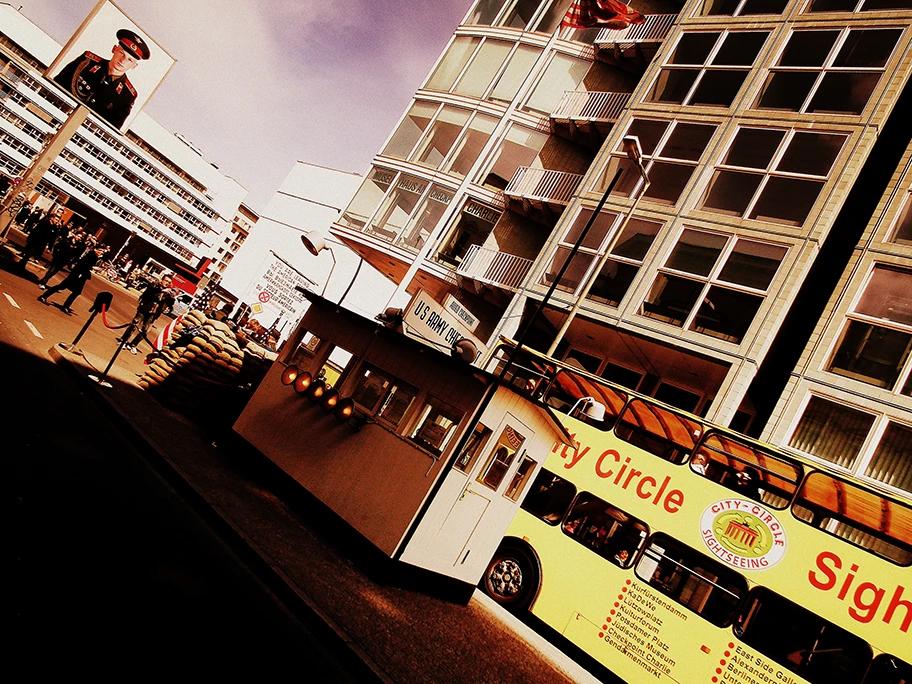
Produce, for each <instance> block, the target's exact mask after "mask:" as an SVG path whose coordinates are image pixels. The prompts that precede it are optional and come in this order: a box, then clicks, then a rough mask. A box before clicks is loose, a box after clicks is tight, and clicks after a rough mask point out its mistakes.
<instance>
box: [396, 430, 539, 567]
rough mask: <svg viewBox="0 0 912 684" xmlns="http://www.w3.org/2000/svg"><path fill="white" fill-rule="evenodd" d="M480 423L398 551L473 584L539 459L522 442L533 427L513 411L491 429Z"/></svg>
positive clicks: (407, 559)
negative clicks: (409, 539) (407, 541)
mask: <svg viewBox="0 0 912 684" xmlns="http://www.w3.org/2000/svg"><path fill="white" fill-rule="evenodd" d="M479 427H480V428H481V429H479V430H476V432H475V435H474V436H473V439H472V440H470V441H469V443H468V444H467V445H466V448H465V450H464V451H463V453H462V454H460V457H459V458H458V459H457V461H456V463H455V465H454V466H453V467H452V468H451V469H450V472H449V473H447V475H446V480H445V481H444V484H443V486H442V487H441V489H440V491H439V492H438V493H437V495H436V496H435V497H434V501H433V503H432V504H431V506H430V508H429V509H428V512H427V514H426V515H425V516H424V518H423V519H422V521H421V523H420V524H419V526H418V529H417V531H416V532H415V535H414V536H413V537H412V539H411V541H410V542H409V544H408V546H407V547H406V549H405V551H404V552H403V554H402V556H401V559H402V560H403V561H405V562H407V563H411V564H412V565H418V566H420V567H423V568H427V569H428V570H433V571H435V572H439V573H441V574H444V575H447V576H448V577H455V578H457V579H461V580H464V581H467V582H470V583H472V584H474V583H476V582H477V581H478V579H479V578H480V577H481V573H482V572H483V571H484V569H485V567H486V565H487V563H488V561H489V560H490V558H491V556H492V555H493V553H494V551H496V550H497V545H498V544H499V543H500V540H501V539H502V538H503V535H504V532H505V531H506V529H507V527H508V526H509V524H510V522H511V521H512V520H513V516H514V515H515V514H516V510H517V508H518V507H519V503H518V501H517V500H518V499H519V496H520V494H521V493H522V490H523V488H524V485H525V484H526V483H528V482H529V480H530V479H531V477H532V476H533V475H534V471H535V468H536V466H537V465H538V459H536V458H534V457H533V456H532V454H530V452H529V451H528V450H527V448H526V445H527V444H530V443H531V442H532V441H533V440H532V438H533V436H534V433H533V431H532V428H530V427H529V426H528V425H526V424H524V423H522V422H521V421H520V420H519V419H517V418H516V417H515V416H513V415H512V414H510V413H507V414H506V415H505V417H504V418H503V420H502V421H501V423H500V424H499V425H498V426H497V427H496V428H495V429H494V430H489V429H487V428H485V427H484V426H479Z"/></svg>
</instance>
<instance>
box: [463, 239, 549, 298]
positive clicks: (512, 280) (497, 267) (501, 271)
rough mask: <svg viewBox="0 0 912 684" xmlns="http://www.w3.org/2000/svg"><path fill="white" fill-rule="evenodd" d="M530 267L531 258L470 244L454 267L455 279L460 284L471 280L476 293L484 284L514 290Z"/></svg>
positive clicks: (482, 288)
mask: <svg viewBox="0 0 912 684" xmlns="http://www.w3.org/2000/svg"><path fill="white" fill-rule="evenodd" d="M530 268H532V260H531V259H524V258H523V257H518V256H515V255H513V254H507V253H506V252H498V251H497V250H496V249H489V248H487V247H482V246H481V245H472V246H471V247H469V251H468V252H466V255H465V257H464V258H463V260H462V263H461V264H459V268H457V269H456V279H457V281H458V282H459V284H460V285H463V284H464V282H465V281H472V284H473V287H474V289H475V292H476V293H477V294H480V293H481V292H482V290H484V289H485V286H488V287H494V288H498V289H500V290H506V291H510V292H515V291H516V290H518V289H519V286H520V285H521V284H522V282H523V280H524V279H525V277H526V275H527V274H528V273H529V269H530Z"/></svg>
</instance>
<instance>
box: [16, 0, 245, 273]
mask: <svg viewBox="0 0 912 684" xmlns="http://www.w3.org/2000/svg"><path fill="white" fill-rule="evenodd" d="M60 47H61V46H60V45H59V44H57V43H56V42H55V41H53V40H52V39H51V38H50V37H49V36H47V34H45V33H44V32H43V31H41V29H39V28H38V27H37V26H35V25H34V24H32V23H31V22H30V21H29V20H28V19H26V18H25V17H24V16H23V15H21V14H20V13H19V12H18V11H17V10H16V9H15V8H13V7H12V6H10V5H8V4H6V3H2V4H0V171H2V172H3V173H4V174H6V175H7V176H9V177H11V178H17V177H22V175H23V174H24V172H25V171H26V170H27V169H28V168H29V166H30V165H31V164H32V163H33V161H34V160H35V159H36V158H37V156H38V155H39V153H40V152H41V151H42V150H43V149H44V147H45V145H46V144H47V142H48V141H49V140H50V139H51V138H52V137H53V136H54V134H55V133H56V132H57V131H58V130H59V129H60V127H61V126H62V125H63V123H64V122H65V121H66V120H67V118H68V117H69V116H70V114H71V113H72V112H73V111H74V110H75V108H76V102H75V101H74V100H72V99H71V98H70V97H69V96H68V95H66V94H64V93H63V92H62V91H61V90H60V89H58V88H56V87H55V86H53V85H52V84H51V83H50V82H48V81H46V80H45V79H44V77H43V73H44V71H45V69H46V68H47V66H48V64H50V63H51V62H52V61H53V59H54V57H56V55H57V53H58V52H59V50H60ZM24 194H25V195H27V196H26V197H25V199H26V201H30V202H34V203H36V204H37V205H38V206H41V207H42V208H45V209H47V208H50V207H52V206H56V207H65V208H66V209H68V210H69V211H71V212H72V213H73V214H74V215H75V222H76V223H80V224H82V225H84V226H85V228H86V230H87V231H89V232H90V233H92V234H95V235H97V236H98V237H99V238H100V239H101V240H102V241H104V242H105V243H107V244H108V245H109V246H110V247H111V249H112V253H121V254H123V255H125V256H128V257H130V258H131V259H132V261H133V263H134V264H137V265H139V266H142V265H144V264H148V263H150V262H154V264H155V265H156V268H163V269H171V270H175V271H177V272H179V273H183V274H185V275H187V274H189V275H190V276H191V277H196V278H197V279H198V278H199V277H200V276H201V275H202V276H204V275H208V274H209V273H211V272H213V267H212V266H211V265H210V266H207V260H211V261H212V262H217V260H218V254H217V252H216V250H217V248H218V247H219V246H220V243H221V237H220V236H221V235H222V234H223V233H225V232H226V231H228V230H229V229H230V228H231V225H232V223H231V221H232V218H233V217H234V216H235V214H236V212H237V211H238V206H239V204H240V203H241V202H242V201H243V199H244V197H245V196H246V194H247V191H246V190H245V189H244V188H243V187H242V186H241V185H240V184H238V183H237V182H236V181H235V180H233V179H231V178H229V177H227V176H225V175H224V174H223V173H221V172H220V171H219V170H218V169H217V168H216V167H215V166H214V165H213V164H211V163H210V162H208V161H206V160H205V159H204V158H203V157H202V155H201V154H200V153H199V150H197V149H196V148H194V147H193V146H192V145H190V144H188V143H186V142H185V141H183V140H182V139H180V138H179V137H178V136H175V135H173V134H171V133H169V132H168V131H166V130H165V129H164V128H162V127H161V126H159V125H158V124H157V123H156V122H155V121H154V120H152V119H151V118H150V117H149V116H147V115H145V114H144V113H142V112H140V114H139V115H138V116H137V117H136V119H135V120H134V122H133V123H132V124H131V126H130V128H129V129H128V130H127V132H126V134H121V133H120V132H118V131H115V130H114V129H113V128H111V127H109V126H108V125H106V124H105V123H104V122H103V121H102V120H101V119H99V118H98V117H96V115H95V114H94V113H90V114H89V116H88V118H87V119H86V121H85V123H83V124H82V125H81V126H80V127H79V129H78V131H77V132H76V134H75V135H74V136H73V137H72V138H71V139H70V141H69V142H68V143H67V144H66V147H65V148H64V150H63V152H62V153H61V154H60V155H59V156H58V157H57V158H56V160H55V161H54V163H53V164H52V165H51V166H50V168H49V169H48V171H47V172H46V173H45V174H44V177H43V178H42V180H41V181H40V183H39V184H38V185H37V187H35V188H30V189H28V190H27V192H26V193H24ZM200 271H202V273H200ZM215 272H217V271H215Z"/></svg>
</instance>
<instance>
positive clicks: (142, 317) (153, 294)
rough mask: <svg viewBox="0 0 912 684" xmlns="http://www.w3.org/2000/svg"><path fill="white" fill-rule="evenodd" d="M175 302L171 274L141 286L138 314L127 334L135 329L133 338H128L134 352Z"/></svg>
mask: <svg viewBox="0 0 912 684" xmlns="http://www.w3.org/2000/svg"><path fill="white" fill-rule="evenodd" d="M173 304H174V295H173V294H172V293H171V276H169V275H168V274H165V275H163V276H162V277H161V280H158V281H155V280H151V281H149V282H148V283H146V284H145V285H143V287H142V288H141V293H140V295H139V301H138V302H137V303H136V315H135V316H133V325H132V327H131V328H128V329H127V333H124V335H125V336H126V335H127V334H129V331H130V330H135V331H136V334H135V335H133V339H132V340H127V343H126V345H125V346H126V348H127V349H129V350H130V351H131V352H132V353H133V354H135V353H136V352H137V349H136V347H137V346H138V345H139V343H140V341H142V340H144V339H145V340H146V342H148V341H149V340H148V339H146V334H147V333H148V332H149V328H151V327H152V324H153V323H154V322H155V320H156V319H157V318H158V317H159V316H161V314H162V313H163V312H164V311H165V310H166V309H168V308H169V307H170V306H172V305H173Z"/></svg>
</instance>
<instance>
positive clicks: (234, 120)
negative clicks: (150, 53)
mask: <svg viewBox="0 0 912 684" xmlns="http://www.w3.org/2000/svg"><path fill="white" fill-rule="evenodd" d="M95 2H96V0H65V1H63V0H17V1H16V2H13V3H12V4H13V5H14V6H15V7H18V6H19V5H20V4H21V5H22V10H21V11H22V14H24V15H25V16H26V17H27V18H28V19H30V20H31V21H32V22H34V23H35V24H37V25H38V26H39V27H40V28H41V29H43V30H44V31H45V32H47V33H48V34H49V35H50V36H51V37H52V38H54V39H55V40H57V41H58V42H59V43H61V44H64V43H66V41H67V40H68V38H69V36H70V35H71V34H72V33H73V31H75V30H76V29H77V28H78V26H79V24H80V23H81V22H82V20H83V19H84V18H85V17H86V15H88V13H89V12H90V11H91V10H92V8H93V7H94V6H95ZM115 4H116V5H117V6H118V7H120V9H121V10H122V11H124V12H125V13H126V14H127V15H128V16H129V17H130V18H131V19H133V21H135V22H136V23H137V24H138V25H139V26H141V27H142V29H143V30H144V31H146V32H147V33H148V34H149V35H150V36H152V37H153V38H154V39H155V40H156V42H158V43H159V44H160V45H161V46H162V47H163V48H164V49H165V50H167V51H168V52H169V53H170V54H171V55H172V56H173V57H174V58H175V59H176V60H177V63H176V64H175V65H174V68H173V69H172V70H171V73H170V74H169V75H168V77H167V78H166V79H165V81H164V82H163V83H162V85H161V87H160V88H159V89H158V91H157V92H156V93H155V95H154V96H153V97H152V99H151V100H150V101H149V103H148V104H147V105H146V108H145V111H146V113H148V114H149V115H150V116H152V117H153V118H154V119H155V120H156V121H158V123H160V124H161V125H162V126H164V127H165V128H167V129H168V130H170V131H172V132H174V133H180V134H182V135H183V136H185V137H186V138H187V139H188V140H190V141H191V142H193V143H194V144H195V145H197V146H198V147H199V148H201V149H202V151H203V153H204V155H205V157H206V159H207V160H209V161H211V162H213V163H215V164H216V165H217V166H218V167H219V168H220V169H221V170H222V172H224V173H226V174H228V175H229V176H231V177H233V178H235V179H236V180H237V181H238V182H240V183H241V184H242V185H244V187H246V188H247V189H248V190H249V192H250V194H249V195H248V197H247V203H248V204H249V205H250V206H251V207H253V208H254V209H255V210H258V211H261V210H262V209H263V208H264V207H265V205H266V202H267V201H268V200H269V198H270V197H271V196H272V194H273V192H274V191H275V190H276V188H278V186H279V184H280V183H281V181H282V179H284V178H285V176H286V175H287V174H288V172H289V171H290V170H291V167H292V165H293V164H294V162H295V161H297V160H301V161H306V162H311V163H314V164H320V165H323V166H329V167H332V168H336V169H341V170H343V171H354V172H356V173H360V174H364V173H365V172H366V171H367V169H368V168H369V164H370V159H371V157H372V156H373V155H374V154H375V153H376V152H377V151H378V150H379V148H380V145H381V144H382V142H383V140H384V139H385V138H386V136H387V135H388V134H389V132H390V130H391V129H392V127H393V125H394V124H395V122H396V120H397V119H398V117H399V116H400V115H401V114H402V112H403V111H405V109H406V107H407V105H408V102H409V99H410V98H411V96H412V94H413V93H414V92H415V90H417V89H418V86H419V85H420V84H421V82H422V81H423V80H424V78H425V76H426V75H427V73H428V71H429V70H430V68H431V65H432V64H433V63H434V61H435V60H436V58H437V56H438V55H439V54H440V52H441V50H442V49H443V47H444V45H446V42H447V41H448V40H449V37H450V36H451V35H452V33H453V31H454V30H455V28H456V26H457V24H458V23H459V22H460V21H461V19H462V18H463V16H464V15H465V13H466V12H467V11H468V8H469V6H470V5H471V0H331V1H329V2H320V3H317V2H315V1H314V0H193V1H192V2H187V0H155V2H149V0H115Z"/></svg>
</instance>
